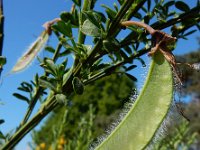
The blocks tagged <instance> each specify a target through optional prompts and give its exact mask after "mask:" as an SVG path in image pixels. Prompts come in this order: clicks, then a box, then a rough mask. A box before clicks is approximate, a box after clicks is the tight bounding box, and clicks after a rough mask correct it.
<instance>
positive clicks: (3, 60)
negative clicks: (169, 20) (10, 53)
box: [0, 56, 6, 67]
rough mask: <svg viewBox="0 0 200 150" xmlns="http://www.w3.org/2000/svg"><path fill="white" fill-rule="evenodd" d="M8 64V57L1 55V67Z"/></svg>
mask: <svg viewBox="0 0 200 150" xmlns="http://www.w3.org/2000/svg"><path fill="white" fill-rule="evenodd" d="M5 64H6V58H5V57H3V56H0V67H1V66H3V65H5Z"/></svg>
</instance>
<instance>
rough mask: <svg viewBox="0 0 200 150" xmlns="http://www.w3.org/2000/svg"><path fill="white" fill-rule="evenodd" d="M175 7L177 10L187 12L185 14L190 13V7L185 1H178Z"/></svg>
mask: <svg viewBox="0 0 200 150" xmlns="http://www.w3.org/2000/svg"><path fill="white" fill-rule="evenodd" d="M175 6H176V8H178V9H179V10H181V11H185V12H187V11H190V7H189V6H188V5H187V4H186V3H184V2H183V1H177V2H176V3H175Z"/></svg>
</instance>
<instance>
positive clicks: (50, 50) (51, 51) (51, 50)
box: [44, 46, 55, 54]
mask: <svg viewBox="0 0 200 150" xmlns="http://www.w3.org/2000/svg"><path fill="white" fill-rule="evenodd" d="M44 49H45V50H46V51H48V52H50V53H53V54H54V53H55V49H54V48H53V47H51V46H46V47H45V48H44Z"/></svg>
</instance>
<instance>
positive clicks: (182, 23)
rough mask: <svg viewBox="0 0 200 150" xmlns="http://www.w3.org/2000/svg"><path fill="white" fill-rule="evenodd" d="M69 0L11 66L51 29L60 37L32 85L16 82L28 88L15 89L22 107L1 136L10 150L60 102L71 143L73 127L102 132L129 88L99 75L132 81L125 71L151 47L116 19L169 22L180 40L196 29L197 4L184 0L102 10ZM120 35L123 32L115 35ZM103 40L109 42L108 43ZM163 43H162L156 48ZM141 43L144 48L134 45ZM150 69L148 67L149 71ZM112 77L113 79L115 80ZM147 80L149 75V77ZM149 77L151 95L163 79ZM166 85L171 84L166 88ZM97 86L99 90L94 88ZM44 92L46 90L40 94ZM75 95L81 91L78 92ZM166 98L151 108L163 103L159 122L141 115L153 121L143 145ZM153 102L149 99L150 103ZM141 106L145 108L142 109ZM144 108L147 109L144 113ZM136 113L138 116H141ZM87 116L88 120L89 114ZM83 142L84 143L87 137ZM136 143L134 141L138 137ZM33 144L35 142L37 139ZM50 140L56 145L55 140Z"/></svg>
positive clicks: (31, 53) (88, 0)
mask: <svg viewBox="0 0 200 150" xmlns="http://www.w3.org/2000/svg"><path fill="white" fill-rule="evenodd" d="M72 2H73V3H74V5H73V7H72V10H71V12H63V13H61V15H60V17H61V19H59V18H56V19H55V20H52V21H49V22H47V23H46V24H45V25H44V26H45V31H43V32H42V34H41V35H40V37H39V38H38V39H37V40H36V42H34V44H33V45H32V46H31V47H30V49H28V50H27V52H26V53H25V54H24V55H23V56H22V58H20V59H19V61H18V62H17V64H16V66H14V68H13V70H12V72H16V71H19V70H22V69H24V68H25V67H26V66H27V65H28V64H29V63H30V62H31V61H32V60H33V58H34V57H35V56H36V54H37V53H38V52H39V50H41V48H42V47H43V45H44V44H45V42H46V41H47V39H48V37H49V35H51V33H53V34H54V35H55V36H56V37H57V39H58V41H59V42H58V45H57V47H56V48H53V47H47V48H46V50H47V51H48V52H50V53H51V54H52V58H43V59H39V61H40V63H41V64H40V66H41V67H42V68H43V70H44V74H43V75H40V76H39V75H35V80H34V81H32V82H31V84H26V85H25V84H23V85H21V86H20V87H19V89H20V90H21V91H23V92H26V94H27V93H28V95H29V97H28V98H27V95H26V96H24V95H22V94H21V93H16V94H14V95H15V96H16V97H18V98H19V99H21V100H24V101H25V102H28V107H27V112H26V114H25V116H24V119H23V120H22V121H21V122H20V125H19V127H18V128H17V130H16V132H15V133H14V135H13V136H12V137H11V138H10V139H9V140H7V141H6V143H5V145H4V146H3V147H2V150H7V149H13V148H14V146H15V145H16V144H17V143H18V142H19V141H20V140H21V139H22V138H23V137H24V136H25V135H26V134H27V133H28V132H30V131H31V130H32V129H33V128H34V127H35V126H36V125H37V124H39V122H40V121H41V120H42V119H43V118H45V116H47V115H48V114H49V113H50V112H52V111H53V110H54V109H55V108H56V107H57V108H59V107H58V106H63V101H64V104H65V107H67V111H68V114H69V115H68V118H69V123H68V126H67V127H66V128H65V129H66V131H65V130H63V132H64V133H65V134H64V135H65V136H66V135H68V134H66V133H70V134H69V135H68V137H67V138H68V139H73V140H75V141H76V142H75V144H73V142H72V144H70V145H77V146H82V145H81V144H83V143H78V142H80V139H82V138H83V137H84V136H83V134H80V135H78V136H76V135H77V131H80V132H83V131H84V130H87V133H88V137H91V138H95V137H96V136H97V135H99V134H100V133H102V128H101V130H97V129H100V127H102V126H104V125H107V123H110V120H109V119H110V118H111V117H112V115H113V114H114V113H115V112H117V110H118V109H119V108H122V106H123V104H124V98H126V97H127V95H126V93H127V92H129V89H127V88H125V87H127V86H125V85H124V83H125V82H119V81H120V80H118V77H112V78H111V80H110V82H108V81H107V80H105V81H106V83H104V84H102V83H103V82H105V81H104V80H102V81H103V82H97V81H98V80H99V79H101V78H104V77H106V76H109V75H111V74H117V75H116V76H118V75H119V74H120V75H122V76H124V75H127V76H128V77H129V78H131V79H132V80H133V81H135V80H136V78H135V77H134V76H132V75H130V74H129V73H127V71H129V70H131V69H134V68H135V66H134V60H139V61H140V62H141V63H142V65H145V62H144V60H143V59H142V58H141V56H142V55H144V54H145V53H147V52H149V51H150V46H154V45H153V44H154V42H152V43H151V42H150V41H151V39H150V38H149V37H148V36H147V33H146V32H145V31H144V30H141V29H138V27H128V29H129V32H126V33H127V34H123V33H124V32H123V30H122V29H123V28H124V27H123V26H122V23H121V22H123V21H126V20H130V19H131V18H133V20H135V19H136V18H137V19H139V21H141V22H144V23H146V24H149V23H150V22H152V24H151V27H152V28H154V29H156V30H158V31H159V30H161V29H165V28H167V27H169V28H171V32H172V35H173V36H174V37H176V38H177V39H179V38H184V39H185V38H186V37H187V36H188V35H189V34H191V33H193V32H194V31H188V29H190V28H191V27H192V26H196V27H197V28H198V29H200V28H199V4H197V6H194V7H193V8H189V7H188V6H187V4H186V3H184V2H182V1H176V2H172V1H168V2H165V1H163V0H155V3H152V2H151V1H149V0H137V1H135V0H126V1H125V0H120V1H119V4H116V3H115V4H113V8H112V7H109V6H107V5H106V4H105V5H103V7H104V8H105V12H98V11H96V10H94V9H96V7H94V6H95V4H96V0H84V1H83V2H82V1H80V0H72ZM146 3H147V4H146ZM175 7H176V8H178V9H179V10H181V13H180V12H176V11H171V10H172V9H174V8H175ZM189 9H190V10H189ZM106 16H107V17H106ZM75 28H78V38H76V34H77V32H76V29H75ZM122 34H123V37H120V35H122ZM87 36H92V37H90V38H92V40H93V44H92V45H88V43H86V42H87V41H86V40H85V39H86V37H87ZM160 38H161V37H158V40H157V41H156V42H159V41H160ZM76 39H77V41H76ZM106 41H107V42H106ZM91 43H92V41H90V42H89V44H91ZM108 43H110V45H109V44H108ZM156 44H158V43H156ZM162 46H163V45H162V43H161V45H160V47H162ZM141 47H145V48H143V49H141V50H139V49H140V48H141ZM163 54H164V55H165V58H169V57H167V56H171V57H172V56H173V55H172V54H171V52H169V51H167V50H166V49H165V50H164V51H163ZM167 54H168V55H167ZM170 54H171V55H170ZM71 56H72V57H73V58H74V61H73V64H71V65H69V64H70V63H67V60H68V58H69V57H71ZM168 61H169V60H168ZM169 62H170V61H169ZM174 63H175V62H174ZM164 64H165V63H164ZM132 65H133V66H132ZM161 66H162V65H161ZM152 68H153V67H152ZM155 68H159V67H155ZM163 68H164V70H162V69H161V70H160V74H161V75H164V74H166V73H165V72H163V71H166V70H165V69H166V67H163ZM152 70H153V69H152ZM152 70H150V72H151V71H152ZM167 73H170V71H169V70H168V72H167ZM160 74H159V75H160ZM114 78H117V79H115V80H114ZM149 79H152V78H151V77H149ZM111 81H112V82H111ZM153 81H155V83H157V84H155V85H154V84H152V85H149V86H147V87H151V88H152V89H151V90H149V92H150V94H152V95H153V94H154V93H152V92H154V90H155V89H154V88H155V87H157V86H158V87H160V88H165V87H163V86H162V84H160V83H158V82H157V80H156V79H153ZM147 82H150V81H147ZM113 83H118V84H119V85H120V86H117V88H116V87H113V86H114V85H113ZM92 84H94V86H89V85H92ZM87 85H88V88H85V90H84V93H83V87H87ZM147 85H148V84H147ZM104 86H105V87H104ZM152 86H153V87H152ZM30 87H31V88H30ZM102 87H103V88H102ZM96 88H97V89H96ZM98 88H99V89H98ZM169 89H171V87H170V88H169ZM169 89H168V90H169ZM87 90H88V91H87ZM97 90H99V91H100V94H97V93H96V91H97ZM47 91H48V94H47V95H44V94H45V93H47ZM91 91H95V92H91ZM155 92H156V91H155ZM85 93H87V94H85ZM111 93H112V95H111ZM113 93H114V94H113ZM115 93H118V94H115ZM169 93H171V92H169ZM78 94H82V95H81V96H80V95H78ZM124 94H125V96H124ZM72 95H73V97H72ZM155 95H157V96H158V93H155ZM162 95H163V99H165V98H166V99H167V98H169V97H167V96H166V97H165V96H164V95H165V94H163V93H162ZM152 97H153V96H152ZM100 99H101V100H100ZM39 100H40V102H41V105H40V108H39V110H38V112H37V113H36V114H35V115H32V113H33V109H34V108H35V106H36V103H37V102H38V101H39ZM120 100H121V101H120ZM140 100H141V99H140ZM169 101H170V98H169V99H167V100H166V101H162V104H163V105H162V106H160V105H158V108H155V107H151V108H155V109H154V110H157V109H158V110H160V109H161V108H162V107H165V109H163V111H162V115H160V116H159V117H158V118H159V119H158V123H155V124H154V123H153V121H152V120H149V119H148V118H147V119H146V120H145V121H146V123H145V125H148V122H150V123H153V124H152V128H153V129H154V131H152V132H151V134H149V137H148V140H147V141H146V143H145V144H147V143H148V141H149V140H151V139H150V138H151V137H152V136H153V134H154V132H155V130H156V129H157V128H158V127H159V124H160V123H161V122H160V121H161V120H162V119H163V117H164V116H165V113H166V110H167V108H168V107H169V105H168V104H169ZM90 103H92V104H93V107H94V110H95V113H94V114H95V116H96V118H97V120H100V121H101V122H100V123H98V121H97V120H94V125H95V126H96V128H95V129H94V130H93V131H95V132H94V134H93V135H92V136H91V135H90V134H91V132H90V129H91V128H90V126H91V125H92V124H90V125H89V128H87V127H86V128H84V127H85V125H84V123H82V122H84V121H80V120H79V118H81V117H82V115H83V114H84V113H86V112H88V110H89V104H90ZM137 103H139V104H142V105H144V106H146V104H149V103H148V101H141V102H137ZM152 103H153V104H154V103H155V102H152ZM146 107H147V106H146ZM140 108H141V109H137V110H138V112H137V113H138V114H140V113H142V112H143V110H144V109H143V107H142V106H140ZM147 108H148V107H147ZM59 110H62V109H59ZM113 110H116V111H113ZM57 111H58V110H57ZM144 111H147V110H146V109H145V110H144ZM74 112H76V113H74ZM146 113H147V114H148V112H146ZM58 114H59V113H58ZM63 114H65V113H63ZM74 114H76V115H74ZM149 114H151V113H149ZM31 115H32V116H33V117H32V118H31V117H30V116H31ZM156 115H158V114H156V113H155V116H156ZM138 116H139V118H142V117H140V115H138ZM109 117H110V118H109ZM99 118H102V119H99ZM114 118H115V117H114ZM56 119H57V120H56V121H54V122H59V121H61V122H63V115H61V116H60V117H56ZM153 119H154V118H153ZM64 120H65V119H64ZM86 120H88V121H89V120H90V119H86ZM102 120H103V121H102ZM108 120H109V121H108ZM141 120H142V119H141ZM70 121H71V122H70ZM86 122H87V121H86ZM89 122H90V121H89ZM51 124H53V123H49V127H48V128H46V130H45V129H44V131H45V132H43V131H42V130H43V129H42V130H41V131H40V133H43V134H44V133H46V134H47V133H48V135H46V136H45V138H46V137H48V136H49V131H51V128H50V127H51V126H50V125H51ZM86 124H87V123H86ZM78 125H80V126H79V127H83V129H80V130H79V129H78V130H77V128H78ZM97 125H99V126H97ZM140 125H141V127H142V126H143V124H142V123H140ZM61 126H62V124H61ZM44 128H45V127H44ZM140 131H141V130H140ZM121 132H124V131H121ZM59 133H60V132H59ZM134 134H136V133H134ZM134 134H133V135H134ZM39 135H41V134H39ZM59 135H60V134H59ZM56 137H58V136H56ZM76 137H79V138H76ZM45 138H44V137H42V138H38V139H40V142H41V141H43V142H45V143H48V142H49V140H48V141H45ZM49 138H51V140H50V141H52V140H53V139H54V140H55V138H53V137H49ZM84 142H86V143H87V144H88V141H84ZM135 142H136V143H137V141H135ZM36 143H37V144H39V141H37V142H36ZM54 143H56V145H57V143H58V142H54ZM123 144H124V143H123ZM143 144H144V143H143ZM144 146H145V145H144ZM72 149H73V148H72Z"/></svg>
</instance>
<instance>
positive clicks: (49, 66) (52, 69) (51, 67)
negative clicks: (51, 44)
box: [44, 58, 57, 76]
mask: <svg viewBox="0 0 200 150" xmlns="http://www.w3.org/2000/svg"><path fill="white" fill-rule="evenodd" d="M44 63H45V65H46V66H45V70H47V69H48V70H50V72H49V73H51V74H52V75H54V76H56V69H57V67H56V65H55V64H54V62H53V60H52V59H49V58H46V59H44Z"/></svg>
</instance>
